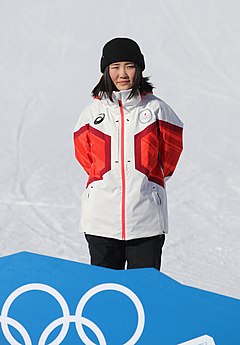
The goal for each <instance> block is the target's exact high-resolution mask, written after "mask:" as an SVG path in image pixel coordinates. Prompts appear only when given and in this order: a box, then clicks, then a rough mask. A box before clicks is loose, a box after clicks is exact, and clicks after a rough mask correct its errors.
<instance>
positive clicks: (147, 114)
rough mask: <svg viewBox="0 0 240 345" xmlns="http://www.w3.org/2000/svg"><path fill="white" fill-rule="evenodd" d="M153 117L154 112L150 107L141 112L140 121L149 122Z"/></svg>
mask: <svg viewBox="0 0 240 345" xmlns="http://www.w3.org/2000/svg"><path fill="white" fill-rule="evenodd" d="M151 119H152V112H151V110H149V109H145V110H142V111H141V112H140V113H139V121H140V122H142V123H146V122H149V121H150V120H151Z"/></svg>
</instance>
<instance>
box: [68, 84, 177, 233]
mask: <svg viewBox="0 0 240 345" xmlns="http://www.w3.org/2000/svg"><path fill="white" fill-rule="evenodd" d="M129 93H130V90H124V91H114V92H113V102H112V101H110V100H109V99H108V98H103V99H101V100H100V99H94V100H93V101H92V102H91V104H89V105H88V106H87V107H85V109H83V111H82V112H81V114H80V117H79V121H78V122H77V125H76V128H75V132H74V145H75V155H76V158H77V160H78V161H79V162H80V164H81V165H82V167H83V168H84V170H85V171H86V172H87V174H88V175H89V178H88V182H87V187H86V189H85V190H84V192H83V195H82V207H81V230H82V231H83V232H85V233H87V234H92V235H98V236H104V237H110V238H115V239H123V240H130V239H135V238H141V237H149V236H155V235H158V234H165V233H167V232H168V215H167V197H166V191H165V182H166V179H167V178H169V177H170V176H171V175H172V174H173V172H174V170H175V168H176V165H177V162H178V159H179V156H180V154H181V152H182V127H183V123H182V122H181V121H180V119H179V118H178V117H177V115H176V114H175V112H174V111H173V110H172V109H171V108H170V107H169V106H168V105H167V104H166V103H165V102H163V101H162V100H160V99H159V98H157V97H156V96H154V95H153V94H146V95H142V96H141V95H137V96H134V97H133V98H131V99H128V96H129Z"/></svg>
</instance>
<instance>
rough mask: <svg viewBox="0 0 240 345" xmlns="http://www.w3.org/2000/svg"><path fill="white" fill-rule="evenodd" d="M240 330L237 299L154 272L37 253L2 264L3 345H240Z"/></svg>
mask: <svg viewBox="0 0 240 345" xmlns="http://www.w3.org/2000/svg"><path fill="white" fill-rule="evenodd" d="M239 324H240V301H239V300H236V299H233V298H229V297H225V296H222V295H218V294H214V293H210V292H206V291H203V290H199V289H194V288H191V287H187V286H184V285H182V284H180V283H178V282H176V281H174V280H173V279H171V278H169V277H168V276H166V275H164V274H163V273H160V272H158V271H157V270H155V269H136V270H128V271H115V270H110V269H105V268H101V267H94V266H90V265H87V264H81V263H76V262H71V261H67V260H62V259H57V258H52V257H48V256H43V255H37V254H32V253H18V254H14V255H10V256H7V257H3V258H1V259H0V344H1V345H5V344H11V345H18V344H26V345H35V344H36V345H59V344H63V345H78V344H87V345H94V344H96V345H123V344H125V345H133V344H139V345H140V344H141V345H155V344H156V345H158V344H159V345H161V344H162V345H178V344H180V343H184V342H186V341H188V340H190V339H194V338H197V337H201V336H202V335H205V334H208V335H209V336H211V337H212V338H213V339H214V341H215V344H216V345H239V344H240V330H239ZM199 339H200V338H199ZM195 344H196V342H195ZM205 344H206V345H207V343H204V345H205ZM199 345H201V344H199Z"/></svg>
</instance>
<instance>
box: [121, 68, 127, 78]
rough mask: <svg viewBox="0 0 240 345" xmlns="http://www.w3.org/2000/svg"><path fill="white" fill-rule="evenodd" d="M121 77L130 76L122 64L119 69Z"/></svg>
mask: <svg viewBox="0 0 240 345" xmlns="http://www.w3.org/2000/svg"><path fill="white" fill-rule="evenodd" d="M119 77H120V78H128V75H127V71H126V68H125V67H124V66H122V67H121V68H120V70H119Z"/></svg>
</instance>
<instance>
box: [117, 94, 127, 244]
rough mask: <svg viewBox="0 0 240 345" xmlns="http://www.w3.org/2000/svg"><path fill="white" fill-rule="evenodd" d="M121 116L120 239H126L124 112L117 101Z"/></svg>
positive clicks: (120, 102)
mask: <svg viewBox="0 0 240 345" xmlns="http://www.w3.org/2000/svg"><path fill="white" fill-rule="evenodd" d="M118 103H119V108H120V114H121V177H122V239H123V240H125V239H126V176H125V165H124V161H125V159H124V111H123V105H122V101H120V100H119V101H118Z"/></svg>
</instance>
